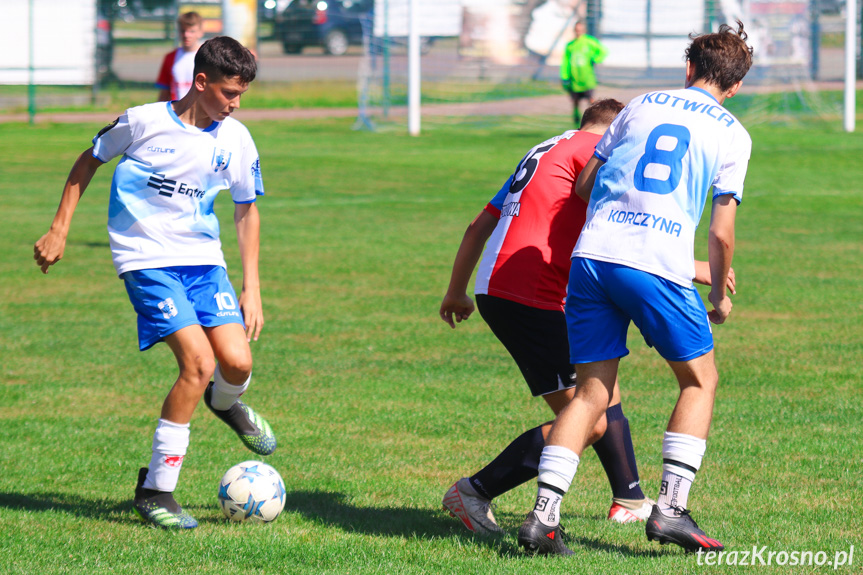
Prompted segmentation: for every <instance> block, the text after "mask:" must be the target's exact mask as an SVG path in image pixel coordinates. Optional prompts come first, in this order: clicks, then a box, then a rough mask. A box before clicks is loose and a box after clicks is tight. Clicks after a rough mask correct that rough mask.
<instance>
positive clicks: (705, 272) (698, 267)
mask: <svg viewBox="0 0 863 575" xmlns="http://www.w3.org/2000/svg"><path fill="white" fill-rule="evenodd" d="M692 281H694V282H695V283H697V284H701V285H706V286H709V285H713V282H712V281H711V278H710V262H705V261H701V260H695V277H694V278H692ZM725 287H726V288H728V291H730V292H731V293H732V295H733V294H736V293H737V291H736V290H737V281H736V278H735V276H734V268H728V277H727V278H725Z"/></svg>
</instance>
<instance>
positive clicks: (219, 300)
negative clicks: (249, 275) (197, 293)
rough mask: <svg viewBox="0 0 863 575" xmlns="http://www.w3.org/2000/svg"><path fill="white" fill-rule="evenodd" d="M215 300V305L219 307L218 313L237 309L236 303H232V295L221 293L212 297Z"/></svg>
mask: <svg viewBox="0 0 863 575" xmlns="http://www.w3.org/2000/svg"><path fill="white" fill-rule="evenodd" d="M213 298H214V299H215V300H216V305H217V306H219V311H225V310H234V309H237V302H235V301H234V296H233V294H231V293H229V292H226V291H223V292H219V293H217V294H216V295H214V296H213Z"/></svg>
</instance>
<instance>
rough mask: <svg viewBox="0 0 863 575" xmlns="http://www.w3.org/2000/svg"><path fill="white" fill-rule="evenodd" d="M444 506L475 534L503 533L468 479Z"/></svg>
mask: <svg viewBox="0 0 863 575" xmlns="http://www.w3.org/2000/svg"><path fill="white" fill-rule="evenodd" d="M443 506H444V509H446V510H447V511H449V514H450V515H452V516H453V517H456V518H458V519H461V522H462V523H463V524H464V526H465V527H467V528H468V529H469V530H470V531H473V532H474V533H478V534H480V535H490V534H492V533H503V529H501V528H500V527H499V526H498V524H497V521H496V520H495V518H494V514H493V513H492V512H491V501H490V500H489V499H486V498H485V497H482V496H481V495H480V494H479V493H477V492H476V490H475V489H474V488H473V485H471V484H470V481H469V480H468V478H467V477H462V478H461V479H459V480H458V481H456V482H455V483H453V484H452V487H450V488H449V490H448V491H447V492H446V495H444V496H443ZM648 513H649V511H648Z"/></svg>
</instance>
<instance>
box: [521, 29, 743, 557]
mask: <svg viewBox="0 0 863 575" xmlns="http://www.w3.org/2000/svg"><path fill="white" fill-rule="evenodd" d="M686 57H687V61H686V89H684V90H672V91H660V92H652V93H649V94H645V95H642V96H639V97H637V98H635V99H634V100H633V101H632V102H630V103H629V105H628V106H627V107H626V108H625V109H624V110H623V112H621V113H620V115H619V116H618V117H617V118H616V119H615V121H614V122H613V123H612V125H611V126H610V127H609V129H608V131H606V133H605V135H604V136H603V138H602V140H600V142H599V144H598V145H597V148H596V152H595V154H594V157H593V158H591V160H590V161H589V162H588V164H587V166H585V168H584V170H582V172H581V175H580V176H579V179H578V182H577V184H576V192H577V193H578V195H579V196H581V197H582V198H584V199H585V200H588V199H589V205H588V211H587V217H586V221H585V225H584V228H583V230H582V233H581V235H580V236H579V240H578V243H577V244H576V246H575V250H574V251H573V260H572V266H571V269H570V276H569V287H568V294H567V300H566V317H567V327H568V335H569V346H570V359H571V360H572V361H573V363H575V364H576V368H575V369H576V374H577V377H578V382H579V386H578V390H577V392H576V397H575V400H574V401H573V402H572V403H570V404H569V405H568V406H567V407H566V408H564V410H563V411H562V412H561V413H560V414H559V415H558V417H557V419H556V420H555V424H554V426H553V427H552V429H551V431H550V433H549V436H548V440H547V441H546V447H545V448H544V449H543V453H542V457H541V458H540V463H539V472H538V477H537V480H538V492H537V500H536V504H535V507H534V511H532V512H531V513H530V514H529V515H528V518H527V520H526V521H525V523H524V525H522V528H521V530H520V531H519V544H520V545H522V546H523V547H525V549H527V550H528V551H542V550H543V549H547V548H548V546H547V545H546V546H545V547H544V546H543V545H544V543H545V540H544V539H545V537H546V536H553V535H554V533H555V530H556V529H557V524H558V521H559V512H558V511H559V509H560V505H561V502H562V499H563V496H564V494H565V493H566V491H567V490H568V489H569V487H570V484H571V482H572V479H573V477H574V475H575V472H576V469H577V467H578V462H579V458H580V456H581V453H582V451H583V450H584V448H585V445H587V441H588V437H589V435H590V433H591V430H592V427H593V425H595V422H596V421H597V420H599V419H600V418H601V417H602V413H603V409H604V405H605V402H607V401H608V398H609V397H611V395H612V391H613V390H614V387H615V385H616V381H617V370H618V364H619V361H620V358H621V357H623V356H625V355H627V354H628V353H629V352H628V350H627V348H626V333H627V328H628V326H629V323H630V322H634V323H635V324H636V326H637V327H638V328H639V330H640V331H641V333H642V335H643V336H644V339H645V341H646V342H647V343H648V345H651V346H653V347H655V348H656V349H657V351H658V352H659V353H660V355H661V356H662V357H663V358H664V359H665V360H666V361H667V362H668V364H669V365H670V367H671V369H672V371H673V372H674V374H675V376H676V377H677V380H678V383H679V386H680V395H679V397H678V401H677V405H676V406H675V408H674V411H673V413H672V415H671V418H670V420H669V423H668V428H667V431H666V433H665V437H664V439H663V448H662V455H663V477H662V484H661V488H660V493H659V497H658V499H657V504H656V505H655V506H654V507H653V510H652V512H651V514H650V517H649V518H648V520H647V523H646V533H647V537H648V539H650V540H658V541H659V542H660V543H675V544H677V545H680V546H682V547H684V548H686V549H688V550H690V551H696V550H704V551H717V550H721V549H723V546H722V544H721V543H720V542H719V541H717V540H716V539H713V538H710V537H708V536H707V535H706V534H705V533H704V532H703V531H702V530H701V529H699V528H698V526H697V524H696V523H695V521H694V520H693V519H692V518H691V517H690V515H689V511H688V510H687V509H686V503H687V499H688V494H689V489H690V487H691V485H692V482H693V481H694V479H695V473H696V471H697V470H698V468H699V467H700V465H701V461H702V458H703V455H704V452H705V448H706V439H707V434H708V430H709V428H710V420H711V416H712V412H713V400H714V396H715V391H716V386H717V383H718V374H717V372H716V367H715V362H714V356H713V336H712V333H711V329H710V323H709V321H708V318H709V320H710V321H713V322H714V323H717V324H720V323H722V322H724V321H725V319H726V318H727V317H728V314H729V313H730V311H731V301H730V299H729V297H728V294H727V283H726V282H722V281H714V282H713V283H712V288H711V290H710V294H709V300H710V302H711V303H712V304H713V306H714V309H713V310H711V311H710V312H709V313H708V312H707V310H706V309H705V307H704V304H703V302H702V301H701V298H700V296H699V295H698V292H696V291H695V289H694V287H693V286H692V279H693V277H694V275H695V264H694V259H693V243H694V237H695V228H696V226H697V225H698V222H699V220H700V219H701V215H702V212H703V209H704V203H705V200H706V197H707V194H708V192H709V190H710V189H711V188H712V190H713V194H712V205H713V207H712V215H711V222H710V230H709V238H708V254H709V267H710V275H711V276H712V277H713V278H726V277H727V276H728V273H729V270H730V266H731V258H732V255H733V252H734V218H735V214H736V208H737V204H738V203H739V202H740V200H741V198H742V194H743V181H744V177H745V175H746V167H747V163H748V160H749V154H750V150H751V140H750V138H749V135H748V134H747V133H746V131H745V130H744V129H743V127H742V126H741V125H740V123H739V121H738V120H737V119H736V118H734V116H732V115H731V114H730V113H728V111H726V110H725V109H724V108H723V107H722V104H723V102H724V100H725V99H726V98H730V97H732V96H734V95H735V94H736V93H737V91H738V90H739V89H740V86H741V84H742V80H743V77H744V76H745V75H746V72H747V71H748V70H749V67H750V66H751V64H752V49H751V48H749V47H748V46H747V45H746V34H745V32H744V31H743V24H741V23H740V22H738V28H737V30H734V29H733V28H731V27H730V26H728V25H722V26H721V27H720V29H719V31H718V32H717V33H714V34H705V35H702V36H694V37H693V40H692V42H691V44H690V46H689V48H688V49H687V51H686ZM550 552H558V553H559V552H561V551H560V550H559V549H557V548H551V549H550Z"/></svg>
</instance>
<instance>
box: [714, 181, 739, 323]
mask: <svg viewBox="0 0 863 575" xmlns="http://www.w3.org/2000/svg"><path fill="white" fill-rule="evenodd" d="M736 214H737V200H735V199H734V196H732V195H730V194H729V195H723V196H718V197H717V198H715V199H714V200H713V212H712V213H711V216H710V231H709V234H708V240H707V253H708V259H709V262H710V275H711V277H727V276H728V273H729V270H730V269H731V260H732V258H733V256H734V218H735V216H736ZM707 299H708V300H710V303H712V304H713V308H714V309H713V310H711V311H709V312H708V314H707V316H708V317H709V318H710V321H712V322H713V323H716V324H720V323H723V322H724V321H725V320H726V318H727V317H728V315H729V314H730V313H731V305H732V304H731V298H729V297H728V292H727V290H726V285H725V284H724V283H719V282H717V283H716V284H714V285H713V286H711V290H710V294H709V295H708V296H707Z"/></svg>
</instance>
